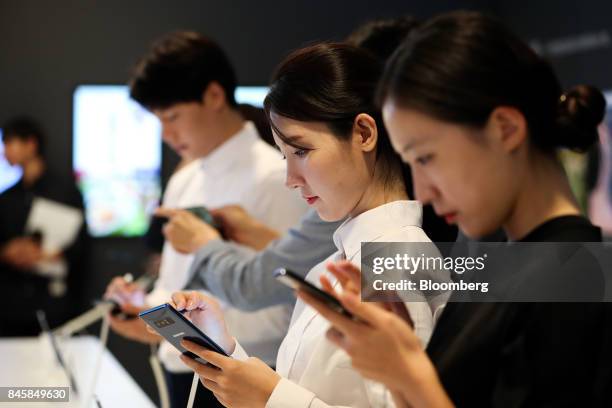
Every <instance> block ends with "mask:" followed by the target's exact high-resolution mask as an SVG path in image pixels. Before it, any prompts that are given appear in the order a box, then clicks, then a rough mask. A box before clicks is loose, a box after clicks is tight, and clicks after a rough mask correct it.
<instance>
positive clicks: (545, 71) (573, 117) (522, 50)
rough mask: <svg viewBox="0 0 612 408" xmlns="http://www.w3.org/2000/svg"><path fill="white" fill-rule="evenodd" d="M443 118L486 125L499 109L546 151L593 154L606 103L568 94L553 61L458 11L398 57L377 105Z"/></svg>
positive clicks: (427, 28) (492, 23)
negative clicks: (518, 117) (518, 119)
mask: <svg viewBox="0 0 612 408" xmlns="http://www.w3.org/2000/svg"><path fill="white" fill-rule="evenodd" d="M386 98H391V99H392V100H393V101H394V102H396V103H398V104H399V105H400V106H402V107H405V108H410V109H415V110H418V111H421V112H423V113H425V114H429V115H432V116H434V117H436V118H437V119H440V120H443V121H447V122H451V123H458V124H462V125H467V126H474V127H482V126H483V125H484V124H485V123H486V121H487V120H488V118H489V116H490V114H491V112H492V111H493V110H494V109H495V108H496V107H498V106H511V107H514V108H516V109H518V110H520V111H521V112H522V114H523V115H524V116H525V118H526V121H527V125H528V129H529V137H530V140H531V142H532V143H533V144H534V145H535V146H537V147H539V148H541V149H542V150H544V151H552V150H554V149H555V148H558V147H566V148H569V149H573V150H577V151H585V150H587V149H588V147H589V146H590V145H591V144H593V143H594V142H595V140H597V125H598V124H599V123H600V122H601V120H602V118H603V115H604V110H605V99H604V97H603V95H602V94H601V92H599V91H598V90H597V89H596V88H593V87H590V86H578V87H575V88H572V89H571V90H570V91H569V92H566V93H562V91H561V86H560V84H559V80H558V79H557V77H556V75H555V73H554V71H553V69H552V67H551V66H550V64H549V63H547V62H546V61H545V60H543V59H542V58H541V57H539V56H538V55H536V54H535V52H534V51H533V50H531V49H530V48H529V47H528V46H527V45H526V44H525V43H524V42H523V41H521V40H520V39H519V38H518V37H516V36H515V35H514V34H512V33H511V32H510V31H509V30H507V29H506V28H505V27H504V26H503V25H502V24H501V23H499V22H498V21H497V20H494V19H492V18H490V17H486V16H484V15H482V14H480V13H475V12H461V11H460V12H453V13H448V14H444V15H441V16H438V17H435V18H433V19H432V20H430V21H429V22H427V23H425V24H424V25H423V26H421V27H419V28H417V29H415V30H414V31H413V32H412V33H411V34H410V35H409V36H408V38H407V39H406V40H405V41H404V43H403V44H402V45H401V46H400V47H398V49H397V50H396V52H395V53H394V54H393V56H392V57H391V58H390V60H389V62H388V64H387V68H386V70H385V73H384V75H383V78H382V79H381V82H380V86H379V92H378V97H377V100H378V101H379V103H381V102H383V101H384V99H386Z"/></svg>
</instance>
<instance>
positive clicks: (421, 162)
mask: <svg viewBox="0 0 612 408" xmlns="http://www.w3.org/2000/svg"><path fill="white" fill-rule="evenodd" d="M432 158H433V154H426V155H424V156H421V157H418V158H417V159H416V160H415V162H417V164H419V165H420V166H424V165H426V164H427V163H429V162H430V161H431V159H432Z"/></svg>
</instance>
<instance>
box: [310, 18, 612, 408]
mask: <svg viewBox="0 0 612 408" xmlns="http://www.w3.org/2000/svg"><path fill="white" fill-rule="evenodd" d="M379 100H380V102H381V104H382V108H383V109H382V111H383V119H384V122H385V125H386V126H387V129H388V131H389V133H390V137H391V141H392V144H393V146H394V148H395V150H396V151H397V152H398V153H399V154H400V155H401V156H402V159H403V160H404V161H405V162H407V163H409V164H410V165H411V166H412V174H413V182H414V186H415V192H416V198H417V199H418V200H419V201H421V202H423V203H424V204H428V203H429V204H432V205H433V207H434V209H435V210H436V212H437V213H438V215H441V216H444V217H445V218H446V219H447V221H449V222H451V223H456V224H457V225H458V226H459V228H460V229H461V230H462V231H463V233H464V234H466V235H467V236H469V237H471V238H479V237H482V236H485V235H487V234H489V233H491V232H493V231H495V230H497V229H499V228H503V230H504V231H505V233H506V235H507V236H508V238H509V240H510V241H519V242H591V241H595V242H596V241H600V240H601V231H600V229H599V228H597V227H595V226H593V225H592V224H591V223H590V222H589V220H587V219H586V218H584V217H582V216H581V215H580V210H579V207H578V204H577V202H576V200H575V198H574V196H573V195H572V192H571V190H570V186H569V183H568V180H567V178H566V176H565V173H564V171H563V168H562V166H561V164H560V162H559V160H558V158H557V156H556V151H557V149H559V148H568V149H573V150H577V151H585V150H586V149H587V148H588V147H589V146H590V145H591V144H592V143H594V142H595V140H596V139H597V125H598V123H600V122H601V120H602V118H603V115H604V110H605V99H604V98H603V96H602V94H601V93H600V92H599V91H598V90H597V89H595V88H593V87H590V86H578V87H575V88H572V89H571V90H569V91H567V92H562V90H561V87H560V84H559V81H558V79H557V77H556V76H555V74H554V72H553V70H552V68H551V67H550V65H549V64H548V63H546V62H545V61H544V60H543V59H542V58H540V57H539V56H538V55H536V54H535V53H534V52H533V51H532V50H531V49H530V48H529V47H528V46H527V45H526V44H525V43H523V42H522V41H521V40H519V39H518V38H517V37H516V36H515V35H513V34H512V33H511V32H510V31H508V30H507V29H506V28H504V27H503V26H502V25H501V24H500V23H498V22H497V21H495V20H493V19H491V18H487V17H484V16H483V15H481V14H478V13H470V12H455V13H450V14H446V15H441V16H438V17H436V18H434V19H432V20H430V21H428V22H427V23H425V24H424V25H423V26H421V27H420V28H417V29H416V30H415V31H414V32H413V33H412V34H411V35H410V36H409V38H407V39H406V40H405V42H404V43H403V44H402V45H401V46H400V48H399V49H398V50H397V51H396V52H395V54H394V56H393V57H392V58H391V60H390V61H389V63H388V65H387V68H386V72H385V74H384V75H383V78H382V80H381V83H380V85H379ZM558 251H559V252H560V250H558ZM563 255H565V254H563V253H558V254H553V257H555V256H558V257H562V256H563ZM553 257H551V258H546V257H539V258H538V259H533V258H530V259H529V262H525V263H523V264H522V266H524V269H525V270H527V271H529V273H532V274H535V275H537V273H538V272H543V273H546V272H545V271H546V267H547V266H548V267H550V265H551V264H553V261H554V260H553V259H552V258H553ZM329 269H330V271H332V273H334V274H335V275H336V277H337V278H338V280H339V281H340V282H341V283H342V284H343V285H342V286H343V288H344V291H343V293H342V294H336V296H337V297H338V298H339V299H340V300H341V302H342V303H343V304H344V305H345V306H346V307H347V308H348V309H349V310H350V311H352V312H353V313H354V314H355V315H356V316H357V317H358V318H360V321H359V322H355V321H353V320H349V319H346V318H344V317H343V316H339V315H337V314H334V313H330V312H329V310H327V309H326V308H325V306H324V305H322V304H321V303H319V302H317V301H316V300H315V299H313V298H312V297H309V296H308V295H307V294H304V293H300V297H301V298H302V299H303V300H305V301H306V302H307V303H310V304H311V305H313V306H314V307H315V308H316V309H317V310H319V312H320V313H321V314H322V315H323V316H325V317H326V318H328V319H329V320H330V322H331V323H332V325H333V328H332V329H330V330H329V331H328V333H327V334H328V338H329V339H331V340H332V341H333V342H334V343H335V344H336V345H338V346H339V347H341V348H344V349H345V350H346V351H347V352H348V354H349V355H350V356H351V357H352V364H353V367H354V368H356V369H357V370H358V371H359V372H360V373H361V374H362V375H364V376H365V377H367V378H370V379H373V380H376V381H380V382H382V383H384V384H385V385H386V386H387V387H388V388H389V389H392V390H398V391H399V392H401V394H402V398H403V399H404V401H405V402H406V403H408V404H409V405H410V406H412V407H433V406H435V407H444V406H452V405H457V406H465V407H485V406H486V407H518V406H537V407H550V406H555V407H556V406H603V405H606V406H609V405H610V402H611V401H610V400H607V401H606V400H605V398H609V396H608V395H606V393H609V392H610V387H609V384H610V371H611V370H610V367H609V364H610V361H612V360H611V357H610V348H612V344H610V342H611V341H612V340H611V339H612V337H611V333H610V330H611V329H610V321H611V319H610V311H609V308H608V307H607V305H606V304H605V303H580V302H574V303H552V302H548V303H546V302H542V303H457V302H455V303H454V302H453V297H454V296H455V295H453V296H451V299H450V301H449V303H448V304H447V306H446V308H445V310H444V312H443V313H442V315H441V317H440V319H439V320H438V322H437V326H436V327H435V330H434V333H433V336H432V338H431V341H430V342H429V344H428V346H427V349H425V348H424V346H422V345H421V344H420V342H419V341H418V339H417V338H416V337H415V335H414V332H413V330H412V329H411V328H410V326H409V325H408V324H405V323H404V321H402V320H401V319H400V318H399V317H398V316H396V315H394V314H392V313H391V312H388V311H385V310H382V309H381V308H378V307H376V306H375V305H373V304H367V303H361V302H360V301H359V297H358V293H359V289H358V288H359V275H358V271H357V270H356V268H355V267H354V266H352V265H349V264H347V263H338V264H336V265H335V266H334V265H332V266H330V267H329ZM513 272H514V271H508V273H513ZM519 272H523V271H522V270H521V271H519ZM565 272H569V273H567V274H565V275H562V276H564V277H569V278H570V279H571V280H570V281H567V282H566V281H560V283H559V286H560V287H561V288H562V289H564V290H567V291H568V293H569V294H571V291H572V290H573V289H574V285H575V286H580V285H581V282H583V281H584V280H588V279H589V275H585V271H584V270H583V268H582V267H580V268H578V267H574V268H572V269H571V270H569V271H565ZM530 276H531V275H530ZM556 276H557V275H553V279H554V278H556ZM322 281H323V283H324V286H326V287H327V288H328V291H329V292H330V293H334V292H333V291H332V290H331V288H330V286H329V285H328V284H327V283H326V282H325V279H322ZM593 283H594V284H599V283H600V282H597V281H596V282H593V281H591V284H593Z"/></svg>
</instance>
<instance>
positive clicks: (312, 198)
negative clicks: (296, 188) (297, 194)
mask: <svg viewBox="0 0 612 408" xmlns="http://www.w3.org/2000/svg"><path fill="white" fill-rule="evenodd" d="M303 197H304V200H306V202H307V203H308V205H312V204H314V203H315V201H317V200H318V199H319V197H317V196H303Z"/></svg>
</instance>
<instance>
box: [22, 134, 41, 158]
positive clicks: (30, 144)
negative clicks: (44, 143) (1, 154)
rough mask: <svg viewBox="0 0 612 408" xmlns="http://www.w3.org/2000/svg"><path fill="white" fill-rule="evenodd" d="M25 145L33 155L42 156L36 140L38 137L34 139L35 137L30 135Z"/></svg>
mask: <svg viewBox="0 0 612 408" xmlns="http://www.w3.org/2000/svg"><path fill="white" fill-rule="evenodd" d="M25 145H26V148H27V149H28V151H29V152H30V153H31V154H33V155H37V154H40V151H39V146H38V140H37V139H36V137H34V135H30V136H27V137H26V139H25Z"/></svg>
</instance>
